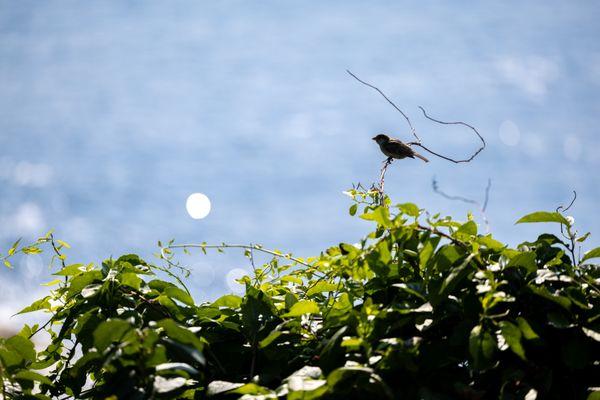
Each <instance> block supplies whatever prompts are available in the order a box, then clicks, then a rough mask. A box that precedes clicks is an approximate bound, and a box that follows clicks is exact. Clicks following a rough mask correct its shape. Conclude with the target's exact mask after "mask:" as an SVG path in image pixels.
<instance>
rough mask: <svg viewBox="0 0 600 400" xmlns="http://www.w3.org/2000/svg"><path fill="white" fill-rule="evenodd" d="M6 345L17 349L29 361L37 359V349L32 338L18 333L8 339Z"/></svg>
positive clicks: (11, 348)
mask: <svg viewBox="0 0 600 400" xmlns="http://www.w3.org/2000/svg"><path fill="white" fill-rule="evenodd" d="M5 346H6V347H7V348H9V349H10V350H13V351H16V352H17V353H18V354H19V355H20V356H21V357H22V358H23V359H25V360H27V361H33V360H35V349H34V347H33V343H32V342H31V340H29V339H27V338H24V337H23V336H20V335H16V336H12V337H10V338H9V339H7V340H6V342H5Z"/></svg>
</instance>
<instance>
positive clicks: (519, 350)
mask: <svg viewBox="0 0 600 400" xmlns="http://www.w3.org/2000/svg"><path fill="white" fill-rule="evenodd" d="M500 333H501V334H502V337H503V338H504V340H506V343H507V344H508V347H510V349H511V350H512V351H513V353H515V354H516V355H518V356H519V357H520V358H521V359H522V360H526V358H525V349H523V345H522V344H521V336H522V335H521V330H520V329H519V328H518V327H517V326H516V325H515V324H513V323H511V322H508V321H501V322H500Z"/></svg>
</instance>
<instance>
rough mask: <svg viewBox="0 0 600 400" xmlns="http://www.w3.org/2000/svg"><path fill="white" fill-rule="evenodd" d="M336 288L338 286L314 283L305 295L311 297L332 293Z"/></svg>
mask: <svg viewBox="0 0 600 400" xmlns="http://www.w3.org/2000/svg"><path fill="white" fill-rule="evenodd" d="M337 288H338V285H336V284H335V283H329V282H325V281H320V282H318V283H316V284H315V285H314V286H313V287H311V288H310V289H309V290H308V291H307V292H306V295H307V296H312V295H313V294H315V293H322V292H332V291H334V290H336V289H337Z"/></svg>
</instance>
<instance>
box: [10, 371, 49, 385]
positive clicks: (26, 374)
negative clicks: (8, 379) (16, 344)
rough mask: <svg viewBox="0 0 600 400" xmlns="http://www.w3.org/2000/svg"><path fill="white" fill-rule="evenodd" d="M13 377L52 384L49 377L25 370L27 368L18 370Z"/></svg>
mask: <svg viewBox="0 0 600 400" xmlns="http://www.w3.org/2000/svg"><path fill="white" fill-rule="evenodd" d="M14 377H15V378H16V379H23V380H27V381H32V382H41V383H43V384H45V385H48V386H53V383H52V381H51V380H50V379H48V378H46V377H45V376H44V375H40V374H38V373H37V372H33V371H27V370H23V371H19V372H17V373H16V374H15V375H14Z"/></svg>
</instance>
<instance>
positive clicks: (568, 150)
mask: <svg viewBox="0 0 600 400" xmlns="http://www.w3.org/2000/svg"><path fill="white" fill-rule="evenodd" d="M563 150H564V152H565V157H567V159H568V160H570V161H579V158H580V157H581V153H582V152H583V147H582V146H581V140H579V138H578V137H577V136H575V135H569V136H567V137H566V138H565V142H564V143H563Z"/></svg>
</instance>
